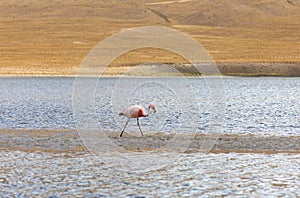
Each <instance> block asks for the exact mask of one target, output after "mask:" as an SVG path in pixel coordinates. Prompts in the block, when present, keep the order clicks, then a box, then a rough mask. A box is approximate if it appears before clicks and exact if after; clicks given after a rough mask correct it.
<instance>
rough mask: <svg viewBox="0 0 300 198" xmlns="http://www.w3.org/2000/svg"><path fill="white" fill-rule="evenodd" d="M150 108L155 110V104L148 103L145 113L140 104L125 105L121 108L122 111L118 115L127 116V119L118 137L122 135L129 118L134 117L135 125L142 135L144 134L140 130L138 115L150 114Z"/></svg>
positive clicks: (145, 115)
mask: <svg viewBox="0 0 300 198" xmlns="http://www.w3.org/2000/svg"><path fill="white" fill-rule="evenodd" d="M150 109H153V111H154V113H155V112H156V109H155V106H154V105H153V104H150V105H149V107H148V113H146V110H145V108H144V107H143V106H140V105H133V106H130V107H127V108H126V109H123V111H122V112H121V113H119V116H125V117H127V118H128V120H127V122H126V124H125V126H124V128H123V130H122V132H121V134H120V137H122V135H123V133H124V131H125V128H126V126H127V124H128V122H129V120H130V118H136V119H137V125H138V127H139V129H140V132H141V134H142V136H144V134H143V132H142V130H141V127H140V123H139V118H140V117H148V116H149V115H150Z"/></svg>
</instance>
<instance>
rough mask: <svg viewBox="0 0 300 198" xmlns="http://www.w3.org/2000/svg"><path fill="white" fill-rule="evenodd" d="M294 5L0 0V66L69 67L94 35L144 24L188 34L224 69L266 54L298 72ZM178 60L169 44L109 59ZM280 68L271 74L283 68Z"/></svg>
mask: <svg viewBox="0 0 300 198" xmlns="http://www.w3.org/2000/svg"><path fill="white" fill-rule="evenodd" d="M299 13H300V0H253V1H246V0H230V1H226V0H215V1H211V0H173V1H172V0H146V1H139V0H114V1H98V0H88V1H86V0H74V1H61V0H41V1H30V0H8V1H0V51H1V54H0V57H1V58H0V74H29V75H32V74H41V75H42V74H76V71H77V69H78V67H79V66H80V64H81V62H82V61H83V59H84V57H85V56H86V55H87V53H88V52H89V51H90V50H91V49H92V48H93V47H95V46H96V45H97V44H98V43H99V42H100V41H101V40H103V39H104V38H106V37H107V36H109V35H111V34H112V33H114V32H118V31H120V30H121V29H122V28H129V27H139V26H147V25H163V26H169V27H172V28H176V29H178V30H180V31H183V32H185V33H187V34H189V35H191V36H193V37H194V38H195V39H197V40H198V41H199V42H200V43H201V44H202V45H203V46H204V47H205V48H206V49H207V50H208V51H209V52H210V54H211V55H212V57H213V58H214V60H216V61H217V62H218V63H220V64H221V66H220V68H221V69H222V71H224V72H225V73H226V71H230V72H228V73H234V71H233V70H235V69H233V70H232V69H230V65H235V67H233V68H236V65H240V63H242V64H243V67H245V66H246V69H245V70H243V69H241V68H239V69H238V73H243V71H249V69H250V70H251V68H252V67H253V68H254V67H255V65H256V64H255V63H259V68H260V67H261V63H264V65H265V64H267V63H272V62H275V63H276V65H277V67H278V65H279V66H281V63H282V65H283V66H286V65H289V64H292V65H293V66H292V68H293V72H294V71H296V72H298V71H299V69H297V68H298V67H299V63H300V31H299V27H300V14H299ZM141 53H142V54H144V56H143V58H141ZM184 61H185V60H184V59H182V58H180V57H178V55H174V54H172V53H170V52H166V51H163V50H156V49H147V50H145V49H142V50H136V51H134V52H131V53H128V54H124V55H123V56H121V57H119V58H118V59H117V60H116V61H115V62H114V63H113V64H112V65H115V66H127V65H134V64H136V63H141V62H167V63H180V62H184ZM246 63H247V64H246ZM248 63H251V64H248ZM247 65H248V66H247ZM268 68H269V67H268ZM286 68H290V67H286ZM269 70H270V69H268V70H266V71H267V73H268V72H269ZM113 71H115V72H116V73H118V69H117V68H116V69H115V70H113ZM253 71H256V70H255V69H254V70H253ZM257 71H260V70H257ZM272 71H273V70H272ZM275 71H277V69H276V70H275ZM278 71H279V70H278ZM280 71H281V73H275V74H280V75H281V74H285V73H286V74H288V75H290V73H291V71H287V72H285V71H284V69H283V70H282V69H281V70H280ZM264 74H265V73H264ZM296 75H298V74H296ZM299 75H300V74H299Z"/></svg>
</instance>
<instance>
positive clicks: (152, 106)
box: [148, 104, 156, 113]
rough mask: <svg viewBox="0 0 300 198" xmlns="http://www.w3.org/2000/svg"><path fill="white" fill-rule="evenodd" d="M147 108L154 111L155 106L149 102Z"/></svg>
mask: <svg viewBox="0 0 300 198" xmlns="http://www.w3.org/2000/svg"><path fill="white" fill-rule="evenodd" d="M148 109H153V112H154V113H156V108H155V106H154V104H150V105H149V107H148Z"/></svg>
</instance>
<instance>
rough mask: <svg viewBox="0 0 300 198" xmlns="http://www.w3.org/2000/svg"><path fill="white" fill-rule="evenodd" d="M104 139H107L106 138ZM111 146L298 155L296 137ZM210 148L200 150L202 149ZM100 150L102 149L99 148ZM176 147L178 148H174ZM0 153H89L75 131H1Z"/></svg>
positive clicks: (128, 141) (128, 140)
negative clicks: (184, 146) (183, 146)
mask: <svg viewBox="0 0 300 198" xmlns="http://www.w3.org/2000/svg"><path fill="white" fill-rule="evenodd" d="M105 138H106V137H105ZM107 138H108V140H109V141H111V143H112V144H114V145H116V146H118V147H119V148H121V149H125V150H128V151H137V152H142V151H149V150H150V151H151V150H157V149H158V150H164V148H166V147H167V148H172V146H170V142H172V141H174V140H175V141H176V140H179V141H181V140H183V139H185V140H186V141H188V148H187V149H185V148H183V149H184V152H187V153H189V152H203V151H205V152H207V151H208V152H211V153H230V152H237V153H268V154H273V153H300V137H299V136H288V137H287V136H255V135H205V134H197V135H192V136H186V135H177V136H176V138H174V135H170V134H163V133H158V134H152V135H146V136H145V137H140V136H133V135H132V134H127V133H125V135H124V137H122V138H120V137H118V133H115V134H109V137H107ZM207 143H209V144H208V145H209V147H207V149H206V150H203V146H204V147H205V144H207ZM100 148H101V147H100ZM175 148H179V150H180V149H182V148H180V146H178V145H175ZM0 150H19V151H45V152H88V149H87V148H86V147H85V146H84V143H83V142H82V140H81V139H80V137H79V135H78V133H77V131H76V130H13V129H11V130H2V131H1V132H0Z"/></svg>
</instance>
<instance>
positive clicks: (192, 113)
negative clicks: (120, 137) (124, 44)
mask: <svg viewBox="0 0 300 198" xmlns="http://www.w3.org/2000/svg"><path fill="white" fill-rule="evenodd" d="M91 79H93V81H95V80H94V78H90V79H88V78H87V79H86V82H88V81H90V80H91ZM97 80H98V81H95V82H96V84H92V85H93V86H92V87H91V86H89V87H84V86H83V88H82V89H81V90H80V92H79V93H78V92H77V93H76V94H80V95H82V96H83V98H84V97H85V95H86V93H92V94H91V95H92V96H93V97H92V98H91V97H87V98H86V101H83V102H82V105H83V106H82V108H85V109H86V108H89V109H88V110H84V113H83V114H78V113H77V114H78V115H74V113H73V110H74V106H72V105H74V103H73V104H72V99H73V96H74V82H75V78H71V77H70V78H63V77H61V78H60V77H55V78H48V77H32V78H30V77H22V78H0V89H1V93H0V100H1V102H0V128H2V129H9V128H22V129H74V128H76V126H80V125H81V124H83V127H87V128H88V127H90V126H89V125H88V124H86V122H85V121H86V119H87V118H88V119H89V120H91V121H93V122H95V123H96V124H97V128H98V129H101V130H103V131H106V132H116V131H120V130H121V129H122V127H123V125H124V124H125V122H126V118H124V117H119V116H118V113H119V112H120V111H121V110H122V109H123V108H124V107H126V106H128V105H129V104H136V103H138V104H142V105H144V106H145V107H146V106H147V105H148V104H149V103H155V104H156V106H157V113H156V114H155V115H153V116H150V117H148V118H144V119H142V120H141V125H142V128H143V130H144V133H148V132H165V133H174V132H178V133H180V132H184V133H187V132H192V133H195V132H196V133H210V132H212V131H213V132H217V133H227V134H249V133H250V134H259V135H299V134H300V117H299V115H300V89H299V87H300V78H281V77H249V78H246V77H243V78H241V77H223V78H221V77H216V78H212V77H210V78H101V79H97ZM86 84H87V85H89V83H86ZM93 101H95V102H93ZM73 102H74V101H73ZM76 102H77V103H76ZM79 102H81V101H79ZM75 104H76V105H77V104H78V101H75ZM77 106H79V107H78V108H79V109H80V108H81V106H80V105H77ZM74 117H75V118H76V119H75V120H74ZM215 125H218V127H215V128H214V126H215ZM216 130H218V131H216ZM127 131H131V132H135V131H138V128H137V127H136V122H135V121H131V122H130V123H129V126H128V128H127Z"/></svg>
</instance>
